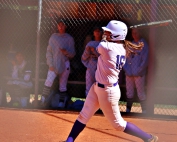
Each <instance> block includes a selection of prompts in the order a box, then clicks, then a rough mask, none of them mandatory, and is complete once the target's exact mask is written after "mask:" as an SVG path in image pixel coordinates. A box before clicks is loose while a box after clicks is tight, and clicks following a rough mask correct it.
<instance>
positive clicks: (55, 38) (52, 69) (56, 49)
mask: <svg viewBox="0 0 177 142" xmlns="http://www.w3.org/2000/svg"><path fill="white" fill-rule="evenodd" d="M57 27H58V31H59V33H54V34H52V35H51V37H50V39H49V43H48V47H47V53H46V59H47V65H48V66H49V70H48V74H47V79H46V81H45V84H44V85H45V86H44V89H43V93H42V99H41V101H42V105H43V106H44V107H46V106H48V105H49V102H50V99H51V94H50V89H51V86H52V84H53V82H54V79H55V78H56V77H57V75H59V91H60V92H59V94H60V96H62V99H63V100H62V101H63V105H65V104H64V101H65V100H66V98H67V81H68V77H69V74H70V59H71V58H73V57H74V56H75V54H76V53H75V47H74V39H73V37H72V36H71V35H69V34H68V33H66V27H67V26H66V23H65V22H64V21H62V20H60V21H59V22H58V23H57ZM65 102H66V101H65Z"/></svg>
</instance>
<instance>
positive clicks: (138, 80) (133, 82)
mask: <svg viewBox="0 0 177 142" xmlns="http://www.w3.org/2000/svg"><path fill="white" fill-rule="evenodd" d="M135 87H136V89H137V94H138V98H139V99H140V101H144V100H145V99H146V95H145V88H144V87H145V76H142V77H140V76H137V77H131V76H126V90H127V93H126V94H127V98H129V99H132V98H133V97H134V89H135Z"/></svg>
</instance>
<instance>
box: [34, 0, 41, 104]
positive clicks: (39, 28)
mask: <svg viewBox="0 0 177 142" xmlns="http://www.w3.org/2000/svg"><path fill="white" fill-rule="evenodd" d="M41 16H42V0H39V1H38V19H37V21H38V23H37V41H36V43H37V44H36V68H35V104H34V105H35V106H37V102H38V94H39V66H40V63H39V62H40V31H41Z"/></svg>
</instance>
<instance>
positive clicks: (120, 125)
mask: <svg viewBox="0 0 177 142" xmlns="http://www.w3.org/2000/svg"><path fill="white" fill-rule="evenodd" d="M126 125H127V122H126V121H125V120H122V121H120V122H116V123H115V124H114V125H113V127H114V128H115V129H116V130H117V131H124V130H125V128H126Z"/></svg>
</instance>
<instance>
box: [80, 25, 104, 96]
mask: <svg viewBox="0 0 177 142" xmlns="http://www.w3.org/2000/svg"><path fill="white" fill-rule="evenodd" d="M93 36H94V39H93V40H91V41H89V42H88V43H87V45H86V46H85V50H84V52H83V54H82V57H81V61H82V63H83V64H84V66H85V67H86V68H87V70H86V90H85V95H86V96H87V94H88V92H89V90H90V87H91V86H92V84H93V83H94V82H95V71H96V67H97V61H98V56H99V53H98V52H97V51H96V47H97V46H98V44H99V43H100V41H101V38H102V30H101V29H100V28H99V27H95V28H94V30H93Z"/></svg>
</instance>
